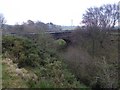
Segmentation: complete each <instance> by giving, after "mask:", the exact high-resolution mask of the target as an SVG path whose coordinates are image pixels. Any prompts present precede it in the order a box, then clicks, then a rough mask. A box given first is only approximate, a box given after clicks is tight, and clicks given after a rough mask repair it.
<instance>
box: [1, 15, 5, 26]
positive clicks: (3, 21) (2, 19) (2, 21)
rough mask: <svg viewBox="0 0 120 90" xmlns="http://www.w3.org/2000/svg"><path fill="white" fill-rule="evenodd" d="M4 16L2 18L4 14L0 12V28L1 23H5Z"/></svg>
mask: <svg viewBox="0 0 120 90" xmlns="http://www.w3.org/2000/svg"><path fill="white" fill-rule="evenodd" d="M5 22H6V21H5V18H4V16H3V15H2V14H0V28H2V27H3V25H4V24H5Z"/></svg>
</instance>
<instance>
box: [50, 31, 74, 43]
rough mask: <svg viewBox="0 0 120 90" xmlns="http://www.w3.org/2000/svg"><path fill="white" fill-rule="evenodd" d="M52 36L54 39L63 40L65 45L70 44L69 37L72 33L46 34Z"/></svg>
mask: <svg viewBox="0 0 120 90" xmlns="http://www.w3.org/2000/svg"><path fill="white" fill-rule="evenodd" d="M48 33H49V34H51V35H52V36H53V38H54V39H63V40H65V41H66V42H67V43H71V35H72V31H64V32H48Z"/></svg>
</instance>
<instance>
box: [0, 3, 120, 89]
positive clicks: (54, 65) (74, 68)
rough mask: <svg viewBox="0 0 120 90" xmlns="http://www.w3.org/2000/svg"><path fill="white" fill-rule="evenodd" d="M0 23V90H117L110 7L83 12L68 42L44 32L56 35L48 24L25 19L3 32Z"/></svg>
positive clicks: (116, 41) (115, 12)
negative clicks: (77, 89) (0, 49)
mask: <svg viewBox="0 0 120 90" xmlns="http://www.w3.org/2000/svg"><path fill="white" fill-rule="evenodd" d="M0 18H1V22H0V23H1V27H2V28H3V29H5V30H3V31H4V32H3V34H5V35H3V38H2V39H3V40H2V51H3V55H2V56H3V60H2V64H3V67H2V68H3V72H2V73H3V77H2V79H3V83H2V85H3V88H11V87H12V88H83V89H91V88H92V89H96V90H97V89H101V88H113V89H117V88H118V89H119V88H120V80H119V78H118V72H120V66H119V64H118V62H119V61H118V55H119V53H118V44H119V38H118V36H117V35H118V34H119V32H117V30H116V31H114V27H115V24H116V22H117V20H118V6H117V5H116V4H113V5H111V4H108V5H103V6H101V7H93V8H88V10H87V11H86V13H85V14H83V21H82V22H83V23H84V24H85V26H84V27H77V28H76V30H75V31H72V32H71V33H70V36H69V37H68V38H69V39H70V40H68V41H67V40H66V39H58V40H55V39H53V37H52V36H51V35H49V34H48V32H46V33H45V32H44V31H47V30H50V28H49V26H51V27H52V28H51V31H52V30H53V32H54V31H55V30H59V31H60V30H61V28H60V27H59V26H56V25H54V24H52V23H48V24H44V23H42V22H33V21H31V20H28V22H27V23H24V24H22V25H14V26H12V27H11V26H10V25H8V26H6V27H4V25H3V24H4V22H3V21H4V18H3V16H0ZM118 31H119V30H118ZM113 32H114V33H113ZM115 33H116V36H115ZM6 34H9V35H8V36H7V35H6ZM57 35H58V34H57ZM58 36H59V35H58ZM64 38H65V37H64ZM68 44H69V45H68ZM88 87H90V88H88Z"/></svg>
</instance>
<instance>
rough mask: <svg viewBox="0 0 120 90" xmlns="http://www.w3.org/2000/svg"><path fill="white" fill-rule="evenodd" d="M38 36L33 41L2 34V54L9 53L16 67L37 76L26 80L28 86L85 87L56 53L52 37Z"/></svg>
mask: <svg viewBox="0 0 120 90" xmlns="http://www.w3.org/2000/svg"><path fill="white" fill-rule="evenodd" d="M39 38H40V39H38V41H37V39H36V43H35V42H33V41H32V40H30V39H28V38H23V37H16V36H3V42H2V45H3V54H4V55H8V54H9V58H12V60H13V61H14V62H15V63H17V64H18V67H20V68H23V67H24V68H27V69H29V70H30V71H32V72H33V73H35V74H36V75H37V77H38V79H37V80H32V78H31V79H30V80H28V82H27V85H28V87H29V88H65V87H66V88H87V87H86V86H85V85H83V84H80V82H79V81H77V80H76V78H75V76H74V75H73V74H72V73H70V71H69V70H68V69H67V67H66V65H65V64H64V63H63V62H62V58H61V57H60V56H59V55H58V54H57V51H56V48H57V47H53V46H54V41H53V39H50V38H48V37H46V36H45V35H43V36H39ZM47 38H48V40H49V41H47ZM51 45H52V46H51ZM6 53H8V54H6ZM6 57H8V56H6Z"/></svg>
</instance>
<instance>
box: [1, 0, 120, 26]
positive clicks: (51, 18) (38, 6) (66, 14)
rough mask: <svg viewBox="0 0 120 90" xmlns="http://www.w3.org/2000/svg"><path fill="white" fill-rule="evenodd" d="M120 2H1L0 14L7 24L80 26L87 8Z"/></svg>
mask: <svg viewBox="0 0 120 90" xmlns="http://www.w3.org/2000/svg"><path fill="white" fill-rule="evenodd" d="M118 2H119V0H0V13H2V14H3V15H4V17H5V19H6V21H7V22H6V23H7V24H11V25H14V24H16V23H18V24H21V23H23V22H26V21H27V20H32V21H41V22H44V23H49V22H52V23H53V24H57V25H65V26H66V25H68V26H70V25H74V26H77V25H80V24H81V20H82V15H83V14H84V13H85V11H86V10H87V8H89V7H94V6H98V7H99V6H101V5H103V4H113V3H118Z"/></svg>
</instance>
